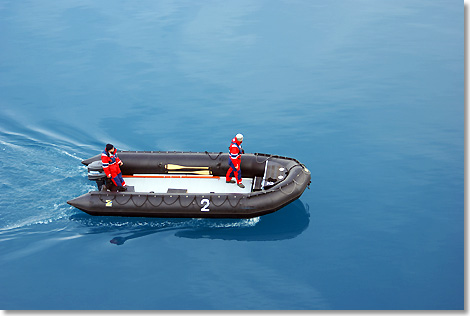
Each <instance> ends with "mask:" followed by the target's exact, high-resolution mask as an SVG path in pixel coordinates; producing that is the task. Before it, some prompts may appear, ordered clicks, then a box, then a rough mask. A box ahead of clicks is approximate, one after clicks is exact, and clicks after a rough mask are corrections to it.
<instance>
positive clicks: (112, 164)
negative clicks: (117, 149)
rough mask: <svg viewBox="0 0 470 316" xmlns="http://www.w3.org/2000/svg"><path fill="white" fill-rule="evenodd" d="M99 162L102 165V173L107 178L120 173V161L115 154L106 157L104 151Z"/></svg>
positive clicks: (106, 153) (106, 154)
mask: <svg viewBox="0 0 470 316" xmlns="http://www.w3.org/2000/svg"><path fill="white" fill-rule="evenodd" d="M101 162H102V163H103V171H104V173H106V176H108V177H109V175H111V177H112V178H114V177H115V176H117V175H118V174H119V173H121V168H119V164H120V163H121V159H119V157H118V156H117V154H114V155H113V154H109V156H108V152H107V151H106V150H105V151H103V152H102V153H101Z"/></svg>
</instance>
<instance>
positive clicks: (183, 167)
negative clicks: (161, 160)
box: [165, 163, 209, 170]
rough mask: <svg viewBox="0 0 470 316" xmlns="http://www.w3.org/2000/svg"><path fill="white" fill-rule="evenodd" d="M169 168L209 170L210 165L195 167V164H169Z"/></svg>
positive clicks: (167, 166)
mask: <svg viewBox="0 0 470 316" xmlns="http://www.w3.org/2000/svg"><path fill="white" fill-rule="evenodd" d="M165 167H166V169H167V170H181V169H191V170H192V169H200V170H209V167H193V166H181V165H174V164H171V163H169V164H167V165H165Z"/></svg>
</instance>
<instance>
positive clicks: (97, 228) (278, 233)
mask: <svg viewBox="0 0 470 316" xmlns="http://www.w3.org/2000/svg"><path fill="white" fill-rule="evenodd" d="M70 219H71V220H72V221H76V222H80V223H81V224H83V225H85V226H87V227H88V228H89V231H88V232H87V233H86V234H102V233H111V232H115V233H116V234H117V235H118V236H115V237H114V238H112V239H111V240H110V242H111V243H112V244H116V245H122V244H124V243H125V242H126V241H128V240H131V239H135V238H139V237H144V236H148V235H151V234H156V233H161V232H168V231H176V232H175V236H177V237H183V238H192V239H198V238H208V239H222V240H238V241H273V240H283V239H290V238H294V237H296V236H298V235H300V234H301V233H302V232H303V231H304V230H305V229H307V227H308V225H309V223H310V213H309V210H308V205H304V203H302V202H301V201H300V200H296V201H294V202H292V203H291V204H289V205H287V206H285V207H284V208H282V209H280V210H279V211H277V212H274V213H272V214H268V215H264V216H261V217H259V218H255V219H179V218H167V219H164V218H159V219H154V218H129V217H94V216H90V215H87V214H75V215H72V216H71V217H70Z"/></svg>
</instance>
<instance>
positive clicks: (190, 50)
mask: <svg viewBox="0 0 470 316" xmlns="http://www.w3.org/2000/svg"><path fill="white" fill-rule="evenodd" d="M239 132H241V133H243V134H244V135H245V139H244V148H245V150H246V151H247V152H261V153H271V154H277V155H283V156H289V157H294V158H296V159H298V160H300V161H301V162H303V163H305V164H306V165H307V167H308V168H309V169H310V170H311V172H312V184H311V186H310V190H306V191H305V193H304V194H303V195H302V197H301V198H300V200H297V201H296V202H294V203H292V204H290V205H289V206H286V207H284V208H283V209H281V210H279V211H278V212H276V213H273V214H270V215H266V216H263V217H260V218H255V219H251V220H223V219H220V220H210V219H145V218H119V217H92V216H89V215H87V214H85V213H82V212H80V211H79V210H77V209H74V208H72V207H70V206H68V205H67V204H66V201H67V200H69V199H71V198H73V197H76V196H78V195H81V194H84V193H86V192H88V191H90V190H94V184H93V183H91V182H90V181H88V180H87V179H86V169H85V167H83V166H82V165H81V164H80V161H81V159H85V158H89V157H90V156H93V155H95V154H97V153H99V152H100V151H102V150H103V148H104V145H105V144H106V143H108V142H111V143H113V144H114V145H115V146H116V147H117V148H118V149H121V150H184V151H205V150H207V151H215V152H219V151H226V150H227V147H228V145H229V142H230V140H231V138H232V137H233V136H234V135H235V134H236V133H239ZM0 170H1V172H0V178H1V181H0V183H1V190H2V193H1V199H0V308H1V309H6V310H9V309H263V310H264V309H334V310H338V309H379V310H381V309H463V308H464V7H463V6H462V3H461V2H458V3H457V2H456V1H419V0H406V1H401V0H400V1H372V0H370V1H368V0H365V1H328V2H325V1H316V0H313V1H312V0H299V1H280V0H276V1H261V0H256V1H252V0H250V1H137V2H136V1H110V0H109V1H91V0H83V1H48V0H46V1H26V0H24V1H13V0H12V1H7V0H1V1H0Z"/></svg>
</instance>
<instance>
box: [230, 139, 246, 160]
mask: <svg viewBox="0 0 470 316" xmlns="http://www.w3.org/2000/svg"><path fill="white" fill-rule="evenodd" d="M229 150H230V152H229V153H230V159H240V158H241V155H242V153H243V149H242V144H241V143H240V142H239V141H238V140H237V138H236V137H234V138H233V139H232V143H231V144H230V147H229Z"/></svg>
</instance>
